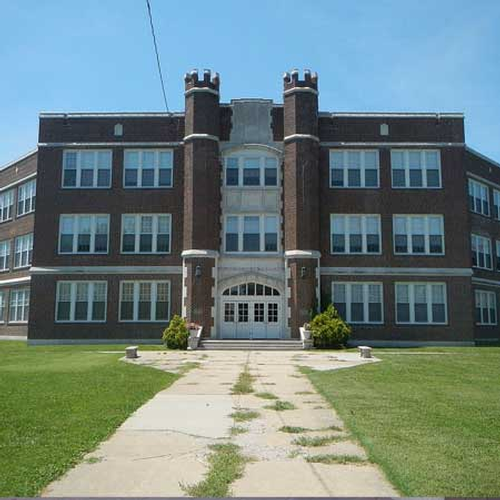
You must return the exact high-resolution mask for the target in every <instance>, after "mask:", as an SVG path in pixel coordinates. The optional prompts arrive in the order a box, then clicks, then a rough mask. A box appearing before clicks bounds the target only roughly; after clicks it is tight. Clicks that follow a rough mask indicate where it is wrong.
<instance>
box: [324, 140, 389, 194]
mask: <svg viewBox="0 0 500 500" xmlns="http://www.w3.org/2000/svg"><path fill="white" fill-rule="evenodd" d="M353 152H355V153H360V156H361V164H360V168H359V169H356V170H359V171H360V185H359V186H349V172H348V171H349V170H351V169H349V153H353ZM339 153H341V154H342V159H343V166H342V168H341V169H340V168H339V169H334V168H333V156H334V155H335V154H339ZM367 153H370V154H371V153H376V158H377V160H376V167H375V168H374V169H372V168H367V167H366V154H367ZM328 170H329V186H330V188H331V189H378V188H380V154H379V150H378V149H330V154H329V169H328ZM332 170H342V171H343V183H344V185H343V186H334V185H333V177H332ZM366 170H376V171H377V184H376V185H375V186H367V185H366Z"/></svg>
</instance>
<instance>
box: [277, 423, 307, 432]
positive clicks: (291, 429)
mask: <svg viewBox="0 0 500 500" xmlns="http://www.w3.org/2000/svg"><path fill="white" fill-rule="evenodd" d="M279 430H280V431H281V432H287V433H288V434H302V433H303V432H309V431H310V430H311V429H307V428H306V427H294V426H292V425H284V426H283V427H280V428H279Z"/></svg>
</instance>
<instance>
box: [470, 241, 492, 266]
mask: <svg viewBox="0 0 500 500" xmlns="http://www.w3.org/2000/svg"><path fill="white" fill-rule="evenodd" d="M471 248H472V266H473V267H478V268H481V269H491V268H492V265H491V264H492V261H491V240H490V239H489V238H485V237H484V236H479V235H477V234H472V235H471Z"/></svg>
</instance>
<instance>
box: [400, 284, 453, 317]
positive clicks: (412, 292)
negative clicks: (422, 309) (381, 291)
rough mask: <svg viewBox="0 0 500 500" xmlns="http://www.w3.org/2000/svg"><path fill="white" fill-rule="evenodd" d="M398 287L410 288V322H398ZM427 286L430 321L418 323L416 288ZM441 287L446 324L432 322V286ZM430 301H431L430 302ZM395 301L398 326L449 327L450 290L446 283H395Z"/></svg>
mask: <svg viewBox="0 0 500 500" xmlns="http://www.w3.org/2000/svg"><path fill="white" fill-rule="evenodd" d="M398 285H404V286H408V303H409V306H410V321H399V320H398ZM417 285H425V286H426V288H427V289H426V297H427V299H428V300H427V303H426V305H427V318H429V319H430V320H429V321H427V322H425V323H424V322H421V321H419V322H416V321H415V286H417ZM433 285H441V286H443V287H444V288H443V290H444V294H443V295H444V322H434V321H432V286H433ZM429 299H430V300H429ZM394 301H395V309H394V315H395V322H396V325H415V326H421V325H447V324H448V290H447V286H446V283H443V282H435V281H430V282H421V281H410V282H408V281H397V282H395V283H394Z"/></svg>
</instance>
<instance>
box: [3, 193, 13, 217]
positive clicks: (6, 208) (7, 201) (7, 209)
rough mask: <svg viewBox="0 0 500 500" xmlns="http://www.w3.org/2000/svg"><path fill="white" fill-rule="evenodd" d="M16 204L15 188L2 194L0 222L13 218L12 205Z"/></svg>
mask: <svg viewBox="0 0 500 500" xmlns="http://www.w3.org/2000/svg"><path fill="white" fill-rule="evenodd" d="M13 206H14V190H13V189H11V190H10V191H5V192H4V193H1V194H0V222H5V221H7V220H9V219H12V207H13Z"/></svg>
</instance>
